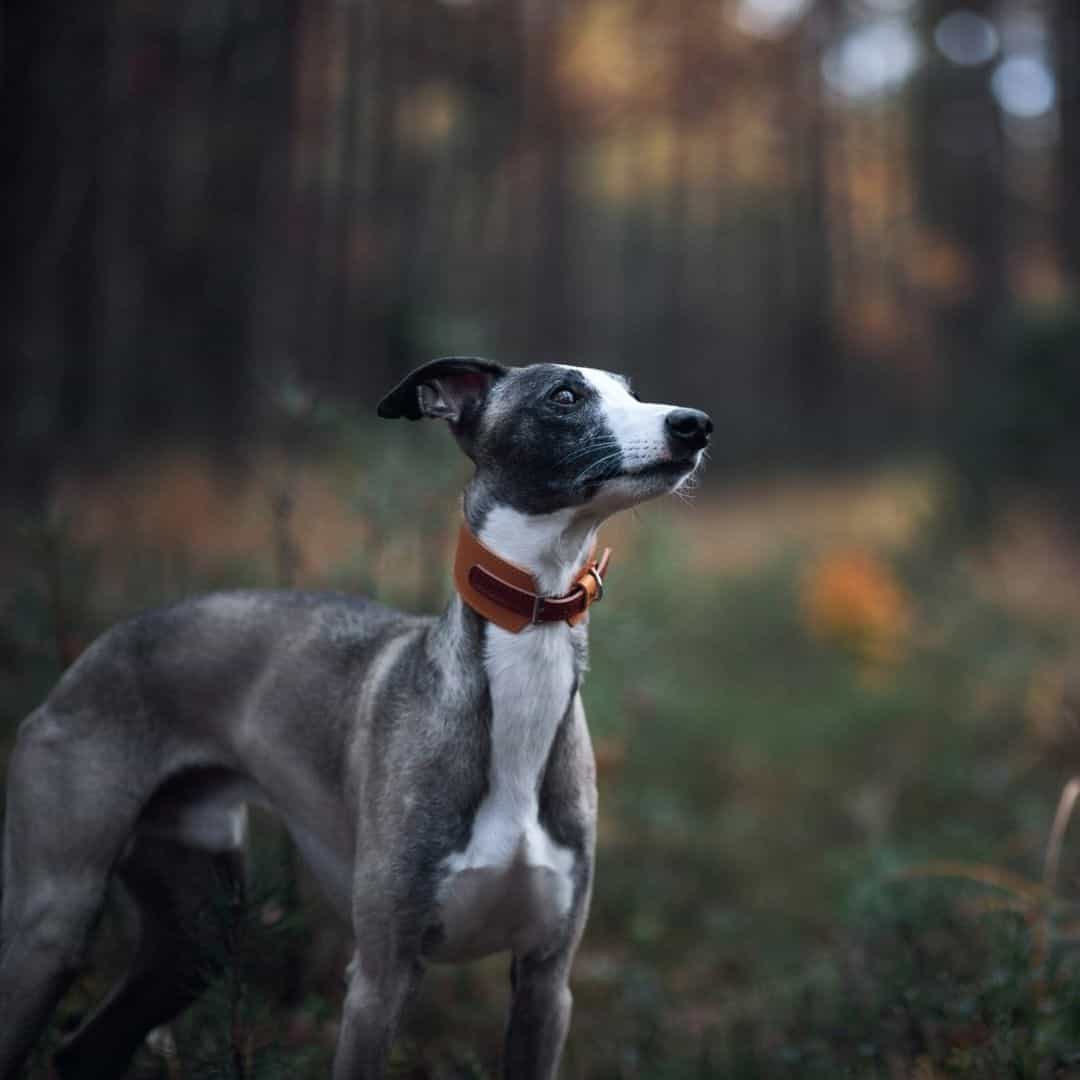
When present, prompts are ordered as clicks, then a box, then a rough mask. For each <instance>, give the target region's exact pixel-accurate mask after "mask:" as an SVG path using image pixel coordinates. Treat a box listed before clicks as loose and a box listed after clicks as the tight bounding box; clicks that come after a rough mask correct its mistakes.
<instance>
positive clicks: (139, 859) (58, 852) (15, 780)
mask: <svg viewBox="0 0 1080 1080" xmlns="http://www.w3.org/2000/svg"><path fill="white" fill-rule="evenodd" d="M459 376H460V377H461V380H462V381H459V382H457V383H454V382H453V380H455V379H458V378H459ZM567 381H569V383H571V384H572V385H573V386H575V387H577V388H578V389H581V388H582V387H584V388H585V389H584V390H582V393H583V394H585V393H587V392H589V391H588V381H587V380H585V379H584V378H583V377H582V376H581V374H580V372H575V371H573V369H557V368H555V367H554V366H552V365H540V366H537V367H533V368H524V369H508V368H503V367H501V366H499V365H493V364H489V363H488V362H486V361H475V360H471V359H464V360H462V359H455V360H449V361H448V360H444V361H438V362H436V363H435V365H433V366H428V367H426V368H424V369H420V371H418V372H414V373H413V375H411V376H410V377H409V378H408V379H406V380H405V381H404V382H403V383H402V384H400V385H399V386H398V387H397V388H395V390H394V391H393V392H392V393H391V394H390V395H388V397H387V398H386V399H385V400H384V402H383V404H382V405H381V406H380V413H381V414H383V415H389V416H408V417H412V418H419V417H420V416H421V415H424V414H425V411H426V412H427V414H429V415H435V416H440V417H442V418H444V419H447V420H449V421H450V423H451V428H452V430H453V431H454V434H455V436H456V437H457V438H458V440H459V442H460V443H461V444H462V447H463V449H465V451H466V452H467V453H468V454H469V455H470V456H471V457H473V459H474V460H475V461H476V463H477V471H476V476H475V478H474V479H473V481H472V482H471V483H470V486H469V489H468V491H467V494H466V500H465V506H466V515H467V517H468V520H469V521H470V524H471V525H472V526H473V528H474V529H480V528H481V527H482V526H483V523H484V520H485V518H486V517H487V515H488V514H489V513H491V512H492V511H493V509H494V508H496V507H499V506H514V507H516V508H518V509H520V510H521V511H523V512H524V513H526V514H530V513H531V514H537V513H545V512H547V511H549V510H551V509H557V508H561V507H573V506H579V505H585V504H587V503H588V502H589V500H590V499H592V498H593V497H594V496H595V494H596V491H597V490H600V489H601V488H602V487H603V484H604V482H605V477H607V476H608V475H609V474H611V475H615V474H617V472H618V465H619V462H618V459H617V456H615V457H613V456H612V453H611V452H607V453H606V454H605V453H604V450H605V448H607V449H608V451H610V443H611V436H610V433H605V431H604V428H603V416H602V412H603V410H602V409H601V408H600V406H599V405H598V404H597V402H596V401H591V402H584V403H583V405H582V407H581V408H577V405H576V404H575V412H576V419H575V418H574V417H571V416H570V415H569V413H565V414H564V413H560V412H559V411H558V410H557V409H553V408H552V406H551V405H550V403H549V402H550V395H551V393H552V387H553V386H555V387H558V386H559V385H561V384H562V383H566V382H567ZM545 425H552V426H551V428H546V427H545ZM553 431H555V432H557V433H559V434H558V437H555V436H554V435H553V434H552V432H553ZM590 440H591V441H592V443H593V444H596V443H598V444H599V447H598V448H597V449H596V450H595V452H594V450H593V449H592V447H591V443H590ZM605 440H606V441H605ZM568 446H570V447H571V448H572V453H573V455H576V460H575V461H574V463H573V468H569V467H563V466H562V465H560V456H562V457H565V456H566V455H567V447H568ZM680 452H681V451H680ZM590 455H592V456H593V458H594V459H595V461H597V462H600V461H601V460H602V459H603V464H602V466H600V467H598V469H597V470H596V471H595V472H594V473H593V474H589V472H588V470H589V468H590V464H589V460H588V459H589V457H590ZM697 457H698V455H697V453H696V452H695V453H694V454H693V455H690V454H689V452H687V453H685V454H684V456H683V458H680V460H682V461H684V462H685V467H684V468H683V473H686V472H688V471H690V470H691V469H692V468H693V466H694V465H696V463H697ZM582 458H584V459H585V461H584V466H583V463H582ZM691 459H692V460H691ZM665 467H666V468H667V472H668V473H669V474H670V473H671V471H672V470H671V467H670V466H665ZM583 468H584V470H585V473H586V476H585V480H581V479H580V474H581V473H582V471H583ZM634 475H635V477H636V476H637V475H638V474H637V473H635V474H634ZM665 476H666V474H665ZM633 483H634V484H638V486H639V487H640V489H641V495H640V497H642V498H643V497H648V496H649V495H651V494H657V493H659V491H660V490H661V489H664V488H665V485H666V487H668V488H669V487H670V486H671V480H670V478H669V477H667V478H665V479H663V481H662V482H656V481H653V480H651V479H650V480H648V481H645V480H642V481H638V480H636V479H635V480H634V481H633ZM635 490H637V489H636V488H635ZM635 498H636V497H635ZM565 632H566V633H569V634H571V635H572V640H573V642H574V649H573V657H574V661H573V663H574V671H573V677H572V682H571V692H570V695H569V698H568V699H567V700H566V703H565V708H564V711H563V713H562V721H561V723H560V724H559V725H558V729H557V731H556V733H555V735H554V739H553V742H552V743H551V746H550V751H549V753H548V756H547V760H546V765H545V766H544V768H543V770H542V775H541V776H540V778H539V781H538V783H539V796H538V804H537V805H538V815H539V825H540V827H541V828H542V829H543V830H544V832H545V834H546V835H548V836H550V837H551V838H553V842H554V843H556V844H558V845H559V846H560V847H561V849H564V850H566V851H569V852H571V853H572V859H573V872H572V883H573V884H572V898H571V902H570V904H569V908H568V911H567V912H566V913H565V915H555V914H553V913H552V912H550V911H545V910H536V911H533V910H532V909H531V908H530V907H529V904H530V903H532V902H533V899H534V897H533V894H531V893H529V892H528V889H529V888H530V881H531V880H532V879H531V878H530V877H529V873H530V872H532V871H530V870H529V868H528V867H526V866H524V865H523V867H522V873H523V874H525V876H524V877H521V876H519V875H518V874H517V872H516V871H515V870H514V869H513V867H511V868H510V869H509V870H507V871H506V873H505V875H504V877H503V878H502V879H501V881H502V884H501V886H500V887H501V888H502V889H503V890H504V895H503V897H502V900H501V901H500V903H501V904H502V905H503V906H504V907H517V908H520V910H522V911H525V912H528V913H529V914H528V916H527V917H528V919H530V920H531V924H532V926H531V930H530V935H531V938H535V939H536V940H538V941H539V942H540V944H536V945H534V946H533V947H530V948H529V949H528V950H526V951H525V952H523V953H521V954H516V955H515V956H514V958H513V964H512V972H513V985H514V994H513V1004H512V1008H511V1018H510V1023H509V1026H508V1032H507V1044H506V1052H505V1065H504V1070H505V1074H506V1075H507V1076H509V1077H515V1078H517V1077H536V1078H550V1077H553V1076H554V1075H555V1072H556V1070H557V1067H558V1059H559V1055H560V1052H561V1048H562V1044H563V1040H564V1039H565V1036H566V1031H567V1028H568V1025H569V1011H570V998H569V990H568V988H567V982H568V977H569V970H570V965H571V961H572V959H573V955H574V951H575V949H576V947H577V944H578V941H579V940H580V937H581V934H582V931H583V929H584V925H585V918H586V914H587V910H588V903H589V894H590V890H591V885H592V868H593V848H594V843H595V816H596V788H595V771H594V765H593V758H592V750H591V747H590V744H589V737H588V732H587V729H586V726H585V717H584V711H583V709H582V708H581V702H580V697H579V696H578V687H579V684H580V681H581V678H582V675H583V672H584V667H585V659H586V657H585V651H586V650H585V629H584V627H579V628H575V629H573V630H571V629H570V628H565ZM487 633H488V627H487V624H486V623H485V622H484V621H483V620H481V619H480V618H479V617H478V616H477V615H476V614H475V613H474V612H472V611H471V610H470V609H469V608H467V607H466V606H465V605H464V604H463V603H462V602H461V601H460V599H458V598H457V597H455V598H454V599H453V600H452V601H451V603H450V605H449V607H448V609H447V611H446V612H445V613H444V614H443V615H442V616H440V617H418V616H411V615H405V614H402V613H400V612H396V611H392V610H390V609H388V608H385V607H383V606H381V605H379V604H377V603H374V602H371V601H367V600H362V599H357V598H355V597H350V596H345V595H338V594H314V593H299V592H233V593H221V594H216V595H212V596H208V597H203V598H201V599H196V600H191V601H188V602H185V603H182V604H178V605H176V606H174V607H171V608H167V609H164V610H160V611H155V612H151V613H149V614H146V615H143V616H141V617H138V618H136V619H133V620H132V621H130V622H127V623H125V624H123V625H121V626H118V627H116V628H114V629H113V630H111V631H109V632H108V633H106V634H104V635H103V636H102V637H101V638H100V639H99V640H98V641H97V642H96V643H95V644H94V645H93V646H92V647H91V648H90V649H89V650H87V652H86V653H85V654H84V655H83V656H82V657H81V658H80V659H79V660H78V661H77V662H76V663H75V664H74V665H73V666H72V668H71V669H70V670H69V671H68V672H67V673H66V674H65V675H64V676H63V678H62V679H61V680H60V682H59V684H58V685H57V686H56V688H55V689H54V690H53V692H52V693H51V694H50V695H49V697H48V699H47V700H46V702H45V703H44V704H43V705H42V706H41V707H40V708H39V709H38V710H36V711H35V712H34V713H33V714H31V715H30V716H29V717H28V718H27V719H26V720H25V721H24V722H23V724H22V725H21V727H20V729H19V735H18V740H17V744H16V747H15V750H14V753H13V756H12V760H11V768H10V777H9V784H8V796H7V815H6V822H5V836H4V883H5V889H4V894H3V910H2V924H0V927H2V937H0V950H2V951H0V1080H14V1077H15V1076H16V1075H17V1073H18V1070H19V1068H20V1066H21V1063H22V1062H23V1061H24V1060H25V1058H26V1056H27V1054H28V1053H29V1052H30V1050H31V1049H32V1048H33V1046H34V1045H35V1043H36V1041H37V1039H38V1037H39V1034H40V1031H41V1030H42V1028H43V1027H44V1025H45V1023H46V1021H47V1019H48V1017H49V1015H50V1013H51V1011H52V1009H53V1007H54V1005H55V1004H56V1002H57V1001H58V999H59V997H60V996H61V994H62V993H63V992H64V990H65V988H66V987H67V985H68V984H69V983H70V981H71V979H72V977H73V976H74V974H75V973H76V972H77V970H78V969H79V966H80V964H81V963H82V962H83V960H84V957H85V954H86V949H87V947H88V943H89V940H90V937H91V934H92V931H93V928H94V925H95V923H96V921H97V918H98V915H99V912H100V908H101V905H102V903H103V900H104V896H105V888H106V884H107V882H108V880H109V879H110V877H111V876H112V875H115V876H117V877H118V878H119V879H120V880H121V881H122V882H123V883H124V884H125V886H126V887H127V891H128V892H129V893H130V894H131V896H132V897H133V899H134V900H135V902H136V904H137V905H138V907H139V910H140V912H141V915H142V938H141V941H140V945H139V949H138V952H137V955H136V958H135V960H134V962H133V965H132V968H131V971H130V972H129V974H128V976H127V977H126V979H125V980H124V981H123V982H122V983H121V985H120V986H119V987H118V988H117V989H116V990H114V991H113V993H112V994H111V995H110V996H109V997H108V999H107V1000H106V1001H105V1002H104V1003H103V1004H102V1006H100V1007H99V1009H98V1010H97V1011H96V1012H95V1013H94V1014H93V1015H92V1016H91V1017H90V1019H89V1020H88V1021H87V1022H86V1023H85V1024H84V1026H83V1027H82V1028H80V1030H79V1031H77V1032H76V1033H75V1034H74V1035H73V1036H71V1037H70V1038H69V1039H68V1040H67V1041H66V1042H65V1044H64V1046H63V1048H62V1049H61V1051H60V1053H59V1055H58V1056H57V1059H56V1066H57V1070H58V1072H59V1074H60V1076H62V1077H64V1078H71V1077H106V1076H119V1075H122V1074H123V1072H124V1071H125V1069H126V1067H127V1064H128V1062H129V1060H130V1057H131V1055H132V1054H133V1053H134V1051H135V1049H136V1048H137V1047H138V1045H139V1044H140V1042H141V1041H142V1039H143V1038H144V1037H145V1035H146V1034H147V1032H148V1031H149V1030H150V1029H151V1028H152V1027H154V1026H156V1025H158V1024H161V1023H164V1022H166V1021H167V1020H168V1019H169V1018H170V1017H171V1016H173V1015H174V1014H175V1013H176V1012H178V1011H179V1010H180V1009H182V1008H183V1007H185V1006H186V1005H187V1004H188V1003H189V1002H190V1001H192V1000H193V999H194V998H195V997H196V996H197V995H198V992H199V991H200V989H201V988H202V986H203V985H204V982H205V979H206V978H208V977H209V975H210V974H212V965H211V964H210V963H209V961H210V959H211V958H212V957H213V956H215V955H220V951H221V950H220V944H221V942H222V941H223V940H227V937H228V934H229V932H230V931H229V923H228V919H227V918H222V919H220V920H218V921H217V922H214V921H213V920H211V921H210V922H209V923H208V922H207V919H206V918H205V917H203V913H204V910H205V909H206V908H207V906H208V905H210V904H211V903H212V898H213V895H214V892H215V890H216V889H217V888H219V887H220V885H221V884H224V885H225V886H226V887H227V889H228V890H229V893H228V895H230V896H231V897H232V898H233V903H234V904H238V903H239V902H240V887H241V877H242V875H241V872H240V857H241V853H242V846H243V842H244V824H245V817H244V813H245V811H244V807H245V806H246V805H247V804H249V803H251V804H258V805H262V806H265V807H266V808H268V809H269V810H271V811H273V812H274V813H276V814H277V815H278V816H279V817H280V818H281V819H282V820H283V821H284V822H285V824H286V826H287V827H288V828H289V830H290V832H291V833H292V835H293V837H294V838H295V840H296V842H297V844H298V846H299V848H300V850H301V852H302V853H303V855H304V857H305V859H306V860H307V861H308V863H309V864H310V865H311V867H312V869H313V872H314V873H315V875H316V877H317V878H318V879H319V880H320V882H321V883H322V884H323V886H324V887H325V889H326V891H327V894H328V896H329V897H330V899H331V901H332V902H333V904H334V906H335V907H336V908H337V909H338V910H339V911H340V912H341V914H342V915H343V916H344V917H345V918H346V919H348V920H350V921H351V924H352V928H353V932H354V938H355V951H354V956H353V961H352V963H351V964H350V968H349V979H348V989H347V993H346V997H345V1003H344V1008H343V1013H342V1024H341V1032H340V1038H339V1043H338V1048H337V1053H336V1057H335V1065H334V1077H335V1078H336V1080H347V1078H349V1080H355V1078H360V1077H371V1078H374V1077H378V1076H381V1075H382V1071H383V1067H384V1065H385V1061H386V1056H387V1053H388V1049H389V1046H390V1043H391V1040H392V1037H393V1032H394V1028H395V1024H396V1021H397V1019H398V1015H399V1013H400V1010H401V1008H402V1005H403V1003H404V1002H405V1000H406V998H407V997H408V994H409V992H410V990H411V989H412V987H413V986H414V984H415V982H416V979H417V976H418V974H419V972H420V970H421V967H422V965H423V963H424V962H425V960H427V959H430V958H435V959H437V958H439V957H440V954H444V955H445V956H446V957H447V958H453V957H454V955H455V952H456V951H460V950H461V949H462V948H465V946H466V945H467V943H461V942H454V941H451V940H448V939H447V936H446V930H445V926H444V923H443V919H442V915H441V913H440V900H439V888H440V883H441V882H442V881H443V880H444V878H445V875H446V869H445V867H446V865H447V859H448V857H450V856H452V855H453V854H454V853H460V852H463V851H464V850H465V849H466V848H467V846H468V845H469V842H470V836H471V835H472V832H473V824H474V820H475V819H476V817H477V813H478V808H479V807H480V806H481V804H482V803H483V801H484V798H485V795H486V794H487V793H488V791H489V789H490V787H491V784H492V780H493V778H492V775H491V768H492V724H493V722H494V721H495V718H493V715H492V697H491V691H490V688H489V682H488V675H487V672H486V668H485V661H484V656H485V640H486V636H487ZM514 865H515V866H516V864H514ZM462 880H463V881H465V882H466V883H467V881H468V879H467V877H463V878H462ZM517 889H525V890H526V892H525V893H522V894H520V895H519V894H518V893H517V892H516V891H515V890H517ZM458 896H459V897H461V896H466V897H467V896H468V893H467V891H466V892H460V893H459V894H458ZM496 944H498V943H496ZM500 947H501V946H500ZM465 951H468V950H467V948H466V949H465Z"/></svg>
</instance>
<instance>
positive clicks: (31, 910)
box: [0, 709, 138, 1080]
mask: <svg viewBox="0 0 1080 1080" xmlns="http://www.w3.org/2000/svg"><path fill="white" fill-rule="evenodd" d="M60 727H61V726H60V725H59V724H57V723H56V722H55V717H53V716H52V715H51V714H50V713H49V711H48V710H47V709H42V710H39V711H38V712H37V713H35V714H34V715H33V716H32V717H30V718H29V720H28V721H27V722H26V723H25V724H24V725H23V727H22V728H21V729H20V733H19V739H18V741H17V743H16V746H15V750H14V752H13V754H12V760H11V779H10V783H9V786H8V791H7V814H6V818H5V823H4V894H3V920H2V923H0V1078H2V1080H13V1078H14V1077H15V1076H16V1075H18V1070H19V1067H20V1065H21V1063H22V1062H23V1060H24V1059H25V1058H26V1056H27V1055H28V1054H29V1052H30V1051H31V1049H32V1048H33V1047H34V1045H35V1044H36V1043H37V1040H38V1038H39V1036H40V1034H41V1032H42V1031H43V1029H44V1028H45V1025H46V1023H47V1022H48V1019H49V1015H50V1013H51V1012H52V1010H53V1008H54V1006H55V1005H56V1003H57V1002H58V1001H59V1000H60V997H61V996H62V995H63V993H64V991H65V990H66V989H67V987H68V985H69V984H70V983H71V980H72V979H73V978H74V976H75V975H76V973H77V972H78V970H79V969H80V967H81V966H82V964H83V962H84V960H85V956H86V952H87V949H88V947H89V944H90V939H91V935H92V932H93V930H94V927H95V925H96V923H97V920H98V917H99V915H100V912H101V907H102V904H103V902H104V898H105V891H106V886H107V883H108V878H109V874H110V871H111V869H112V867H113V865H114V863H115V861H116V859H117V858H118V857H119V855H120V853H121V852H122V850H123V847H124V844H125V843H126V842H127V841H128V839H129V837H130V836H131V832H132V828H133V826H134V822H135V819H136V817H137V815H138V801H137V798H136V796H135V795H134V793H133V792H132V791H131V790H130V789H129V790H124V789H122V788H121V789H120V790H119V791H117V790H112V791H109V793H108V794H109V797H108V798H107V799H106V798H104V797H103V793H102V786H103V780H104V783H105V784H109V783H110V782H114V783H116V784H117V787H119V783H118V782H117V781H116V780H115V779H114V778H112V777H103V776H102V775H101V774H100V772H99V771H98V770H96V769H95V765H96V764H98V759H96V758H95V755H94V753H93V750H92V749H91V748H88V747H87V746H86V745H85V744H80V743H79V742H77V741H74V740H65V739H64V738H63V737H62V733H61V730H60Z"/></svg>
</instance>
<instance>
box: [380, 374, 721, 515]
mask: <svg viewBox="0 0 1080 1080" xmlns="http://www.w3.org/2000/svg"><path fill="white" fill-rule="evenodd" d="M379 415H380V416H383V417H389V418H394V417H402V416H404V417H407V418H408V419H410V420H419V419H421V418H423V417H434V418H437V419H443V420H446V421H447V422H448V423H449V425H450V429H451V431H453V433H454V435H455V437H456V438H457V440H458V443H459V444H460V445H461V447H462V449H463V450H464V451H465V453H466V454H468V455H469V457H470V458H472V460H473V461H474V462H475V463H476V479H477V481H478V482H479V483H480V484H482V485H483V487H484V489H485V490H486V491H487V492H488V494H489V496H490V497H491V498H492V499H493V500H495V501H497V502H501V503H503V504H505V505H508V506H511V507H513V508H514V509H515V510H520V511H521V512H523V513H528V514H544V513H550V512H552V511H555V510H563V509H567V508H572V507H588V508H590V509H592V510H594V511H595V512H596V513H597V514H598V515H600V516H606V515H607V514H610V513H614V512H615V511H616V510H620V509H623V508H625V507H627V506H632V505H634V504H635V503H639V502H643V501H644V500H645V499H651V498H654V497H655V496H657V495H663V494H665V493H667V492H670V491H674V490H676V489H677V488H678V487H680V485H682V484H683V483H685V481H686V480H687V479H688V478H689V477H690V476H691V475H692V474H693V472H694V470H695V469H696V468H697V467H698V465H699V464H700V462H701V457H702V454H703V452H704V450H705V447H706V446H707V444H708V442H709V435H710V433H711V432H712V426H713V425H712V421H711V420H710V419H709V417H708V416H707V415H706V414H705V413H703V412H700V411H698V410H697V409H683V408H677V407H675V406H672V405H653V404H648V403H646V402H643V401H640V400H639V399H638V398H637V396H636V395H635V394H634V393H633V391H632V390H631V389H630V386H629V383H628V382H627V381H626V379H624V378H623V377H622V376H621V375H614V374H611V373H610V372H606V371H596V370H593V369H591V368H578V367H568V366H564V365H562V364H533V365H531V366H529V367H522V368H508V367H503V366H502V365H501V364H494V363H491V362H490V361H487V360H481V359H478V358H475V357H456V356H455V357H446V358H444V359H442V360H433V361H432V362H431V363H429V364H425V365H423V366H422V367H419V368H417V369H416V370H415V371H414V372H412V373H411V374H410V375H408V376H407V377H406V378H405V379H403V380H402V381H401V382H400V383H399V384H398V385H397V386H396V387H395V388H394V389H393V390H392V391H391V392H390V393H389V394H387V396H386V397H385V398H383V400H382V402H381V403H380V404H379Z"/></svg>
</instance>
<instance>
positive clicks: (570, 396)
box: [548, 386, 578, 405]
mask: <svg viewBox="0 0 1080 1080" xmlns="http://www.w3.org/2000/svg"><path fill="white" fill-rule="evenodd" d="M548 400H549V401H554V402H555V404H556V405H576V404H577V400H578V396H577V394H575V393H574V391H573V390H571V389H570V388H569V387H568V386H560V387H559V389H558V390H553V391H552V392H551V395H550V397H549V398H548Z"/></svg>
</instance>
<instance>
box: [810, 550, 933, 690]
mask: <svg viewBox="0 0 1080 1080" xmlns="http://www.w3.org/2000/svg"><path fill="white" fill-rule="evenodd" d="M801 601H802V611H803V617H804V619H805V620H806V624H807V626H808V627H809V630H810V632H811V634H812V635H813V636H814V637H815V638H817V639H818V640H820V641H825V642H828V643H831V644H833V645H837V646H839V647H841V648H843V649H845V650H847V651H848V652H850V653H851V654H852V655H853V656H854V657H855V658H856V659H857V660H858V661H859V662H860V663H861V664H864V665H865V666H867V667H869V668H872V669H879V668H881V667H885V666H891V665H893V664H895V663H897V662H898V661H899V660H900V658H901V656H902V654H903V650H904V647H905V645H906V642H907V639H908V635H909V633H910V630H911V622H912V614H911V604H910V601H909V599H908V595H907V593H906V592H905V590H904V588H903V586H902V585H901V584H900V582H899V581H898V580H897V579H896V577H895V575H894V574H893V572H892V570H891V569H890V567H889V566H888V564H887V563H885V562H884V561H883V560H882V559H880V558H878V557H876V556H874V555H873V554H871V553H869V552H867V551H863V550H859V549H853V550H846V551H837V552H832V553H829V554H827V555H825V556H823V557H822V558H821V559H819V560H818V562H817V563H815V564H814V565H813V566H812V567H811V568H810V571H809V572H808V573H807V575H806V576H805V578H804V579H803V585H802V596H801Z"/></svg>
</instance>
